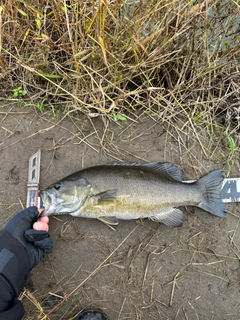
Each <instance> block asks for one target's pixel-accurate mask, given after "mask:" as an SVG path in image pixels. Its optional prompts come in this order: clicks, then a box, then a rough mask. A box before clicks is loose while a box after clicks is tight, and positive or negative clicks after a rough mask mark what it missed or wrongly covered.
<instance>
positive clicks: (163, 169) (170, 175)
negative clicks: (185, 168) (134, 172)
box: [108, 161, 182, 182]
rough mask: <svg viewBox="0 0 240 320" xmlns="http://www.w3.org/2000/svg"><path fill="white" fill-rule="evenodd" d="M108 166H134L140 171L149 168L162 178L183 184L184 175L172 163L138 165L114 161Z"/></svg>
mask: <svg viewBox="0 0 240 320" xmlns="http://www.w3.org/2000/svg"><path fill="white" fill-rule="evenodd" d="M108 166H134V167H138V168H139V169H141V168H143V167H147V168H149V169H151V171H153V172H154V171H155V172H156V173H158V174H161V176H162V178H164V179H168V180H173V181H178V182H182V173H181V171H180V170H179V169H178V167H177V166H175V164H173V163H171V162H149V163H143V164H138V163H136V162H118V161H114V162H111V163H109V164H108Z"/></svg>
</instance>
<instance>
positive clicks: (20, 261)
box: [0, 207, 53, 295]
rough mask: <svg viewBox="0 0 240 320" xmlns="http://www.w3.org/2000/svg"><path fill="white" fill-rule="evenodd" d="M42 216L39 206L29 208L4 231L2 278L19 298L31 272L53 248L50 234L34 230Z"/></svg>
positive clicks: (0, 260)
mask: <svg viewBox="0 0 240 320" xmlns="http://www.w3.org/2000/svg"><path fill="white" fill-rule="evenodd" d="M38 215H39V213H38V210H37V208H36V207H30V208H28V209H25V210H23V211H21V212H19V213H18V214H17V215H16V216H15V217H13V218H12V219H11V220H10V221H9V222H8V224H7V225H6V227H5V228H4V229H3V230H2V231H0V251H1V252H0V275H1V276H2V277H4V279H5V280H6V282H9V285H10V286H11V287H12V289H14V291H13V293H14V295H19V293H20V292H21V291H22V289H23V286H24V284H25V281H26V276H27V274H28V273H29V271H30V270H31V269H32V268H34V267H35V266H36V265H37V264H38V263H39V262H40V261H41V260H42V259H44V257H45V255H46V254H47V253H50V252H51V251H52V248H53V242H52V240H51V238H50V236H49V233H48V232H46V231H37V230H34V229H32V227H33V223H34V222H36V221H37V218H38Z"/></svg>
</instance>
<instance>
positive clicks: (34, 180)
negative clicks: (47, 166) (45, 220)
mask: <svg viewBox="0 0 240 320" xmlns="http://www.w3.org/2000/svg"><path fill="white" fill-rule="evenodd" d="M40 161H41V150H40V149H39V150H38V151H37V152H36V153H34V155H32V156H31V157H30V158H29V166H28V184H27V204H26V207H27V208H28V207H32V206H36V207H38V208H39V203H40V201H39V197H38V190H39V180H40Z"/></svg>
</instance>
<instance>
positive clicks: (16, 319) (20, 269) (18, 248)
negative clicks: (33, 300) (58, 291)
mask: <svg viewBox="0 0 240 320" xmlns="http://www.w3.org/2000/svg"><path fill="white" fill-rule="evenodd" d="M27 263H28V257H27V252H26V250H25V249H24V247H23V246H22V245H21V244H20V243H19V241H17V240H16V239H15V238H14V237H12V235H10V234H9V233H8V232H7V231H0V319H1V320H20V319H22V317H23V314H24V310H23V307H22V304H21V303H20V301H19V300H18V299H17V297H18V295H19V294H20V292H21V291H22V290H23V286H24V284H25V273H24V269H25V268H26V266H27Z"/></svg>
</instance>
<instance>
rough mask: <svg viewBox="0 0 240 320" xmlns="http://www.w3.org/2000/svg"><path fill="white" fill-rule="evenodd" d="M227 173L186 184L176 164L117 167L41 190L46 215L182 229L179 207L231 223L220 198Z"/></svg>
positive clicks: (78, 175)
mask: <svg viewBox="0 0 240 320" xmlns="http://www.w3.org/2000/svg"><path fill="white" fill-rule="evenodd" d="M223 179H224V173H223V172H222V171H221V170H214V171H212V172H210V173H208V174H206V175H204V176H203V177H201V178H200V179H199V180H197V181H194V182H191V183H187V182H183V181H182V173H181V171H180V170H179V169H178V167H177V166H176V165H174V164H173V163H171V162H150V163H144V164H138V163H134V162H114V163H110V164H106V165H97V166H93V167H88V168H85V169H82V170H80V171H78V172H76V173H73V174H71V175H69V176H67V177H66V178H64V179H62V180H60V181H57V182H56V183H54V184H52V185H50V186H49V187H48V188H46V189H45V190H41V191H40V193H39V195H40V198H41V200H42V204H43V207H44V208H45V209H44V212H43V215H47V216H51V215H60V214H68V215H71V216H74V217H83V218H95V219H99V220H100V221H102V222H104V223H105V224H107V225H109V226H115V225H117V224H118V223H119V220H132V219H143V218H149V219H151V220H154V221H157V222H159V223H162V224H165V225H167V226H169V227H180V226H182V225H183V223H184V214H183V212H182V211H181V210H180V209H179V208H178V207H180V206H196V207H198V208H201V209H203V210H205V211H207V212H209V213H211V214H213V215H214V216H217V217H222V218H223V217H226V208H225V204H224V203H223V202H222V200H221V197H220V191H221V185H222V182H223Z"/></svg>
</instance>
